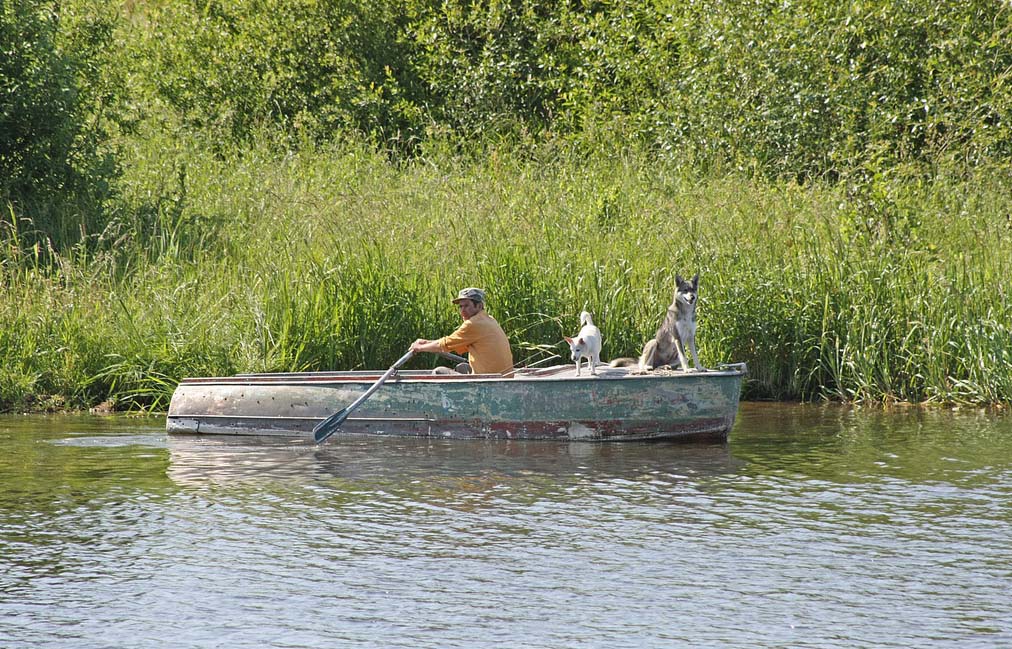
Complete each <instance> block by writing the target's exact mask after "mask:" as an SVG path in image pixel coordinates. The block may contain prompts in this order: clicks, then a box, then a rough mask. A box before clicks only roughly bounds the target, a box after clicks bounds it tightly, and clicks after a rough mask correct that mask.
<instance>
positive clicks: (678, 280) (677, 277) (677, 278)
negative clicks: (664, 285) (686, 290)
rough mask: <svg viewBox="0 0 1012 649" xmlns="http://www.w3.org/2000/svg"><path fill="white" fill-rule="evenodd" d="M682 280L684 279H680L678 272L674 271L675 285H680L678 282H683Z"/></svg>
mask: <svg viewBox="0 0 1012 649" xmlns="http://www.w3.org/2000/svg"><path fill="white" fill-rule="evenodd" d="M684 281H685V280H684V279H682V276H681V275H679V274H678V273H675V286H678V285H680V284H681V283H682V282H684Z"/></svg>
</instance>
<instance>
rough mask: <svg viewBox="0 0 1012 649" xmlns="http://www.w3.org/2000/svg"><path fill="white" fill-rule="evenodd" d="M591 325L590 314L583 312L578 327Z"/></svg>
mask: <svg viewBox="0 0 1012 649" xmlns="http://www.w3.org/2000/svg"><path fill="white" fill-rule="evenodd" d="M592 324H594V322H593V320H591V319H590V314H589V313H587V312H586V311H584V312H583V313H581V314H580V326H581V327H582V326H583V325H592Z"/></svg>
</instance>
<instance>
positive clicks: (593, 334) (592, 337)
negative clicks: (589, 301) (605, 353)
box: [563, 311, 601, 376]
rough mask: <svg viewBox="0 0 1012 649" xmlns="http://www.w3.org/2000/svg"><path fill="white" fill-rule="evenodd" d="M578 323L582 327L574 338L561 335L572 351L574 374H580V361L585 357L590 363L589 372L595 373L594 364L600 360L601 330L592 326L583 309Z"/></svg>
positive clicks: (588, 316) (588, 315) (587, 314)
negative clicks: (574, 365) (574, 363)
mask: <svg viewBox="0 0 1012 649" xmlns="http://www.w3.org/2000/svg"><path fill="white" fill-rule="evenodd" d="M580 324H581V325H583V328H581V329H580V333H578V334H576V339H575V340H574V339H572V338H570V337H569V336H563V337H564V338H565V339H566V342H567V343H569V349H570V350H571V351H572V352H573V361H575V362H576V375H577V376H580V362H581V361H582V360H583V359H584V358H586V359H587V362H588V364H589V365H590V373H591V374H594V375H596V374H597V369H596V366H597V365H598V364H599V363H600V362H601V330H600V329H598V328H597V327H595V326H594V323H593V322H592V321H591V319H590V314H589V313H587V312H586V311H584V312H583V313H581V314H580Z"/></svg>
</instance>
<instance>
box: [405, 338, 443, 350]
mask: <svg viewBox="0 0 1012 649" xmlns="http://www.w3.org/2000/svg"><path fill="white" fill-rule="evenodd" d="M411 351H413V352H415V353H418V352H433V353H436V352H441V351H443V349H442V347H440V346H439V341H438V340H426V339H424V338H419V339H418V340H416V341H415V342H413V343H411Z"/></svg>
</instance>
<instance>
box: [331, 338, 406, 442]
mask: <svg viewBox="0 0 1012 649" xmlns="http://www.w3.org/2000/svg"><path fill="white" fill-rule="evenodd" d="M414 355H415V352H413V351H409V352H408V353H407V354H404V355H403V356H401V357H400V358H399V359H397V362H396V363H394V364H393V365H391V366H390V369H388V370H387V371H386V372H384V373H383V376H381V377H380V378H379V380H378V381H376V382H375V383H373V384H372V386H371V387H370V388H369V389H368V390H366V391H365V392H364V393H362V395H361V396H359V398H357V399H355V400H354V401H352V402H351V405H349V406H348V407H347V408H344V409H343V410H340V411H339V412H335V413H334V414H332V415H331V416H329V417H327V418H326V419H324V420H323V421H321V422H320V423H318V424H317V425H316V427H314V428H313V439H315V440H316V443H317V444H319V443H320V442H322V441H323V440H325V439H327V438H328V437H330V436H331V435H333V434H334V433H335V432H336V431H337V430H338V429H339V428H340V427H341V424H343V423H344V420H345V419H347V418H348V415H350V414H351V413H352V412H353V411H354V410H355V409H356V408H358V407H359V406H360V405H362V404H363V403H365V400H366V399H368V398H369V397H371V396H372V395H373V393H374V392H376V390H379V389H380V386H382V385H383V384H384V383H386V380H387V379H389V378H390V377H391V376H393V373H394V372H396V371H397V368H399V367H400V366H401V365H404V364H405V363H407V362H408V361H409V360H411V357H412V356H414Z"/></svg>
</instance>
